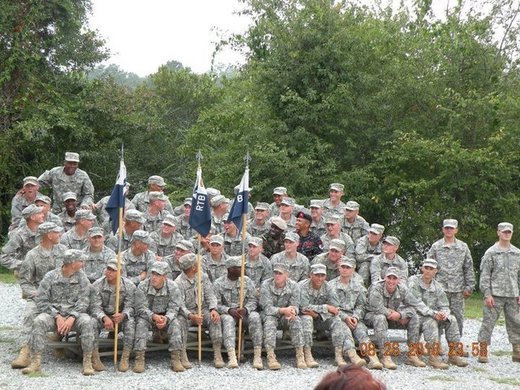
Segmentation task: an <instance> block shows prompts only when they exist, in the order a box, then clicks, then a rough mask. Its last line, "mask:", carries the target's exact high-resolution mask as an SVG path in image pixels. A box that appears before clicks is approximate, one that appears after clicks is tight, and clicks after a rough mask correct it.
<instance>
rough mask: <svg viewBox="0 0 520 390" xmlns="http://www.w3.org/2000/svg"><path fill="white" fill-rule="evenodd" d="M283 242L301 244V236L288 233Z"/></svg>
mask: <svg viewBox="0 0 520 390" xmlns="http://www.w3.org/2000/svg"><path fill="white" fill-rule="evenodd" d="M283 240H284V241H286V240H289V241H292V242H299V241H300V236H299V235H298V233H295V232H287V233H286V234H285V237H284V239H283Z"/></svg>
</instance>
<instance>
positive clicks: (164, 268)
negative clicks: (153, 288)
mask: <svg viewBox="0 0 520 390" xmlns="http://www.w3.org/2000/svg"><path fill="white" fill-rule="evenodd" d="M169 270H170V267H169V266H168V263H166V262H165V261H156V262H154V263H153V265H152V267H151V268H150V273H152V272H155V273H156V274H159V275H166V274H167V273H168V271H169Z"/></svg>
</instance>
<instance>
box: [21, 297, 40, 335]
mask: <svg viewBox="0 0 520 390" xmlns="http://www.w3.org/2000/svg"><path fill="white" fill-rule="evenodd" d="M37 316H38V308H37V307H36V303H35V302H34V301H33V300H32V299H28V300H27V303H26V305H25V310H24V313H23V323H22V334H21V343H22V345H26V344H29V342H30V340H31V332H32V328H33V322H34V319H35V318H36V317H37Z"/></svg>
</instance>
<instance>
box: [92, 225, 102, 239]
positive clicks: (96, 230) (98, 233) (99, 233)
mask: <svg viewBox="0 0 520 390" xmlns="http://www.w3.org/2000/svg"><path fill="white" fill-rule="evenodd" d="M104 235H105V232H104V231H103V229H102V228H100V227H99V226H94V227H91V228H90V229H88V236H89V237H96V236H101V237H103V236H104Z"/></svg>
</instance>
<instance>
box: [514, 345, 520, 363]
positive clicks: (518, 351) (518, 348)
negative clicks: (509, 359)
mask: <svg viewBox="0 0 520 390" xmlns="http://www.w3.org/2000/svg"><path fill="white" fill-rule="evenodd" d="M513 361H514V362H517V363H520V344H513Z"/></svg>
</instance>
